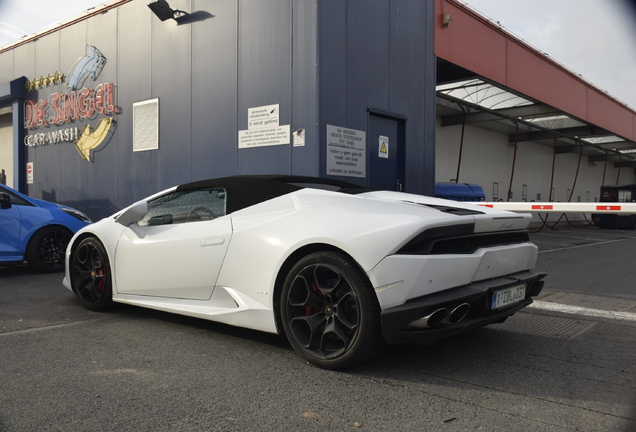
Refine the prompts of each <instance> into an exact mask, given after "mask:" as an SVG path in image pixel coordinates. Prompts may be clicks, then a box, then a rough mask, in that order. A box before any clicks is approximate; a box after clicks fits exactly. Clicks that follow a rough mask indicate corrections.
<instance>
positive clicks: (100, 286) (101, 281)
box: [97, 263, 104, 293]
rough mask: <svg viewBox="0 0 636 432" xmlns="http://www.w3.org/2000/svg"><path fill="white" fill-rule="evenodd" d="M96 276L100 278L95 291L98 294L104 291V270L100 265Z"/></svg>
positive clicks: (100, 264)
mask: <svg viewBox="0 0 636 432" xmlns="http://www.w3.org/2000/svg"><path fill="white" fill-rule="evenodd" d="M97 275H98V276H100V278H99V281H98V282H97V291H99V292H100V293H101V292H102V291H103V290H104V278H103V277H101V276H104V268H103V267H102V263H99V269H98V270H97Z"/></svg>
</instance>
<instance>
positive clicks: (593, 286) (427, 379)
mask: <svg viewBox="0 0 636 432" xmlns="http://www.w3.org/2000/svg"><path fill="white" fill-rule="evenodd" d="M531 237H532V240H533V241H534V242H535V243H536V244H537V245H538V246H539V249H540V254H539V258H538V262H537V269H538V270H541V271H546V272H548V273H549V275H548V277H547V279H546V286H545V289H544V292H543V293H542V295H541V296H540V298H539V299H538V301H536V302H535V304H533V305H532V307H531V308H527V309H525V310H524V311H522V312H519V313H517V314H516V315H514V316H512V317H511V318H509V319H508V320H507V321H506V322H505V323H503V324H496V325H491V326H488V327H485V328H482V329H478V330H476V331H473V332H470V333H466V334H464V335H461V336H458V337H455V338H452V339H447V340H444V341H441V342H439V343H438V344H436V345H432V346H416V345H399V346H392V347H389V348H388V349H387V350H386V352H385V353H384V354H383V355H382V356H380V357H379V358H377V359H376V360H374V361H371V362H369V363H366V364H363V365H361V366H358V367H356V368H353V369H349V370H345V371H339V372H334V371H326V370H321V369H318V368H316V367H313V366H311V365H309V364H307V363H305V362H303V361H302V360H301V359H300V358H299V357H298V356H297V355H296V354H295V353H294V351H293V350H292V349H291V347H290V346H289V344H288V343H287V341H286V340H285V338H284V337H282V336H277V335H270V334H264V333H259V332H256V331H251V330H246V329H240V328H235V327H230V326H227V325H223V324H217V323H213V322H208V321H203V320H199V319H193V318H188V317H181V316H177V315H171V314H167V313H163V312H158V311H152V310H146V309H141V308H137V307H132V306H126V305H119V306H117V307H116V308H115V309H114V310H112V311H109V312H105V313H95V312H90V311H87V310H85V309H84V308H83V307H82V306H81V305H80V304H79V302H78V301H77V300H76V298H75V297H74V295H73V294H72V293H71V292H70V291H68V290H66V289H65V288H64V287H63V286H62V284H61V279H62V275H61V274H48V275H40V274H34V273H32V272H31V271H30V270H29V269H28V268H27V267H24V266H20V267H13V268H0V359H1V361H0V431H2V432H14V431H38V432H39V431H73V432H79V431H153V432H156V431H297V430H303V431H346V430H352V431H394V430H400V431H422V430H424V431H479V430H481V431H506V432H514V431H524V432H525V431H603V432H606V431H619V432H631V431H636V356H635V355H634V353H635V352H636V321H635V319H636V284H635V283H634V280H635V276H636V270H635V262H636V260H635V258H636V232H634V231H606V230H599V229H597V228H591V227H590V228H586V229H576V228H572V227H563V228H560V229H559V230H551V229H544V230H542V231H541V232H538V233H533V234H532V235H531Z"/></svg>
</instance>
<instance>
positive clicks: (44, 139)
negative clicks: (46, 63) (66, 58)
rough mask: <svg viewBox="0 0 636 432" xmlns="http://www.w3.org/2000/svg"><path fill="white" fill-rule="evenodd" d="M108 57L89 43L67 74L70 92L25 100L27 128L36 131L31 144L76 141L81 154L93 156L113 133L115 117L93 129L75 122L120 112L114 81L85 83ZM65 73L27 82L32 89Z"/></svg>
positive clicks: (28, 141)
mask: <svg viewBox="0 0 636 432" xmlns="http://www.w3.org/2000/svg"><path fill="white" fill-rule="evenodd" d="M105 63H106V57H104V56H103V55H102V53H101V52H99V50H98V49H97V48H95V47H94V46H90V45H88V46H87V52H86V55H85V56H83V57H81V58H79V59H78V60H77V61H76V62H75V64H74V65H73V66H72V67H71V70H70V72H69V73H68V75H67V76H66V79H65V82H66V88H67V89H68V91H66V92H55V93H52V94H51V95H50V96H49V97H48V98H46V99H40V100H38V101H31V100H29V101H26V102H25V125H24V126H25V128H26V129H27V130H29V131H34V132H35V133H32V134H29V135H27V136H26V137H25V139H24V143H25V145H27V146H29V147H39V146H46V145H49V144H59V143H63V142H72V143H74V144H75V149H76V150H77V151H78V153H79V154H80V156H81V157H82V158H83V159H85V160H90V159H91V158H90V156H91V153H90V152H91V150H94V149H95V148H97V147H98V146H99V145H100V144H102V143H103V142H104V141H105V140H106V138H107V137H108V136H109V132H110V130H111V126H112V125H113V123H114V120H113V119H112V117H106V118H101V119H99V120H97V122H96V124H95V126H94V127H93V128H92V129H91V126H90V125H88V124H87V125H85V126H84V127H82V128H81V129H79V128H78V127H77V126H74V124H75V122H77V121H82V122H83V121H85V120H86V121H91V120H94V119H97V117H98V116H112V115H113V114H117V113H118V112H119V107H118V106H117V104H116V101H115V85H114V84H113V83H103V84H98V85H96V86H95V87H83V85H84V83H85V82H86V81H87V80H90V79H92V80H93V81H95V80H96V79H97V77H98V76H99V73H100V72H101V70H102V68H103V67H104V64H105ZM60 75H61V74H59V73H58V74H55V75H53V78H52V79H47V78H46V77H41V78H40V79H35V80H33V81H29V82H28V83H27V88H28V90H35V89H39V88H43V87H48V86H49V85H50V84H58V83H60V82H62V81H63V78H61V76H60ZM50 126H56V128H55V129H53V130H48V131H46V132H43V131H39V130H38V129H40V128H49V127H50Z"/></svg>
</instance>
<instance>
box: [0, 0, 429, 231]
mask: <svg viewBox="0 0 636 432" xmlns="http://www.w3.org/2000/svg"><path fill="white" fill-rule="evenodd" d="M170 7H172V8H173V9H174V10H178V11H180V12H178V13H175V17H176V18H175V19H167V20H165V21H160V20H159V19H158V17H157V16H155V14H154V13H153V12H152V11H151V9H150V8H149V7H148V5H147V1H142V0H128V1H125V0H124V1H122V0H119V1H113V2H111V3H108V4H105V5H104V6H102V7H100V8H98V9H96V10H95V11H91V12H90V13H87V14H85V15H84V16H81V17H78V18H77V19H73V20H71V21H69V22H67V23H62V24H61V25H60V26H59V27H57V28H55V29H53V30H52V31H49V32H46V33H43V34H40V35H38V37H37V38H32V39H29V40H26V41H22V42H20V43H17V44H14V45H11V46H8V47H5V48H3V49H2V50H0V51H1V52H0V168H2V169H3V170H4V172H5V177H6V181H5V183H7V184H8V185H9V186H11V187H13V188H14V189H17V190H20V191H22V192H26V193H27V194H29V195H30V196H33V197H35V198H43V199H47V200H52V201H56V202H60V203H64V204H68V205H71V206H73V207H76V208H78V209H79V210H82V211H85V212H86V213H87V214H88V215H89V216H91V217H92V218H94V219H97V218H101V217H104V216H107V215H109V214H110V213H112V212H114V211H116V210H118V209H121V208H123V207H125V206H127V205H129V204H131V203H133V202H134V201H136V200H139V199H141V198H143V197H145V196H147V195H150V194H152V193H155V192H158V191H160V190H162V189H165V188H167V187H170V186H173V185H177V184H181V183H185V182H189V181H196V180H200V179H204V178H212V177H222V176H228V175H235V174H295V175H310V176H320V177H334V178H337V179H340V180H346V181H350V182H353V183H357V184H362V185H369V186H373V187H379V188H388V189H400V188H401V189H402V190H406V191H408V192H413V193H428V194H432V193H433V188H434V178H435V173H434V169H435V56H434V53H433V16H434V10H433V9H434V2H429V1H410V0H409V1H404V0H347V1H345V0H319V1H318V0H170Z"/></svg>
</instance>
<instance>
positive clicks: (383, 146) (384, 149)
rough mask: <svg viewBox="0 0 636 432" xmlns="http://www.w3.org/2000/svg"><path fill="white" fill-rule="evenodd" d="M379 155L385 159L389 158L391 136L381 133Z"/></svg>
mask: <svg viewBox="0 0 636 432" xmlns="http://www.w3.org/2000/svg"><path fill="white" fill-rule="evenodd" d="M378 156H379V157H381V158H384V159H388V158H389V137H385V136H382V135H380V137H379V138H378Z"/></svg>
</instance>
